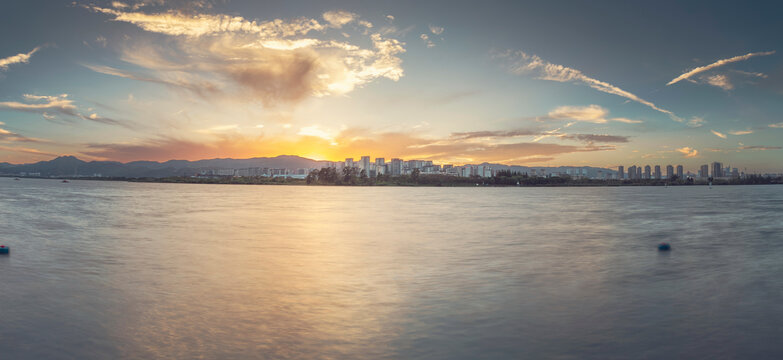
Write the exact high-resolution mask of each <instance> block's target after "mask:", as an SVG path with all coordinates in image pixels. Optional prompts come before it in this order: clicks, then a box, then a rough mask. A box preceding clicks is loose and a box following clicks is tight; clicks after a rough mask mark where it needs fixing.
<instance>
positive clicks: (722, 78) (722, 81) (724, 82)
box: [705, 75, 734, 90]
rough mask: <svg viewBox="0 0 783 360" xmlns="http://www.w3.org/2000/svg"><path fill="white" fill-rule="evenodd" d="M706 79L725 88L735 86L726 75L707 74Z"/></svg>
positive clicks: (709, 82)
mask: <svg viewBox="0 0 783 360" xmlns="http://www.w3.org/2000/svg"><path fill="white" fill-rule="evenodd" d="M705 80H706V81H707V84H710V85H712V86H717V87H719V88H721V89H723V90H731V89H733V88H734V85H733V84H732V83H731V82H730V81H729V78H728V77H727V76H726V75H712V76H707V77H706V78H705Z"/></svg>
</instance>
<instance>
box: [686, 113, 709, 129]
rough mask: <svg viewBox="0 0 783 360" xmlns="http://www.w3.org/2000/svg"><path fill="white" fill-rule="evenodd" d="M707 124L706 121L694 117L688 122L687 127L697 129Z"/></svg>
mask: <svg viewBox="0 0 783 360" xmlns="http://www.w3.org/2000/svg"><path fill="white" fill-rule="evenodd" d="M706 123H707V120H704V118H702V117H699V116H694V117H692V118H690V120H688V123H687V125H688V127H690V128H698V127H702V126H704V124H706Z"/></svg>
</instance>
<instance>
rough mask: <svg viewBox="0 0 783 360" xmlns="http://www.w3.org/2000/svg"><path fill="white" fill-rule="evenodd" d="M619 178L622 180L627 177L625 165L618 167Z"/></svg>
mask: <svg viewBox="0 0 783 360" xmlns="http://www.w3.org/2000/svg"><path fill="white" fill-rule="evenodd" d="M617 178H618V179H620V180H622V179H624V178H625V167H623V166H622V165H620V166H618V167H617Z"/></svg>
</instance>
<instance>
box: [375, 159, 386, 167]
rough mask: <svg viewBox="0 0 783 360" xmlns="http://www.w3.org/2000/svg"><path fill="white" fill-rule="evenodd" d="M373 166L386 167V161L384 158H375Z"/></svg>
mask: <svg viewBox="0 0 783 360" xmlns="http://www.w3.org/2000/svg"><path fill="white" fill-rule="evenodd" d="M375 165H376V166H385V165H386V159H384V158H375Z"/></svg>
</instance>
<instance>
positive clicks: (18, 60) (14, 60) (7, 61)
mask: <svg viewBox="0 0 783 360" xmlns="http://www.w3.org/2000/svg"><path fill="white" fill-rule="evenodd" d="M40 49H41V47H40V46H37V47H35V48H34V49H32V50H30V52H27V53H19V54H16V55H14V56H9V57H7V58H2V59H0V70H3V71H5V70H8V67H9V66H11V65H14V64H26V63H28V62H29V61H30V57H32V56H33V54H35V53H36V52H38V50H40Z"/></svg>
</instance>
